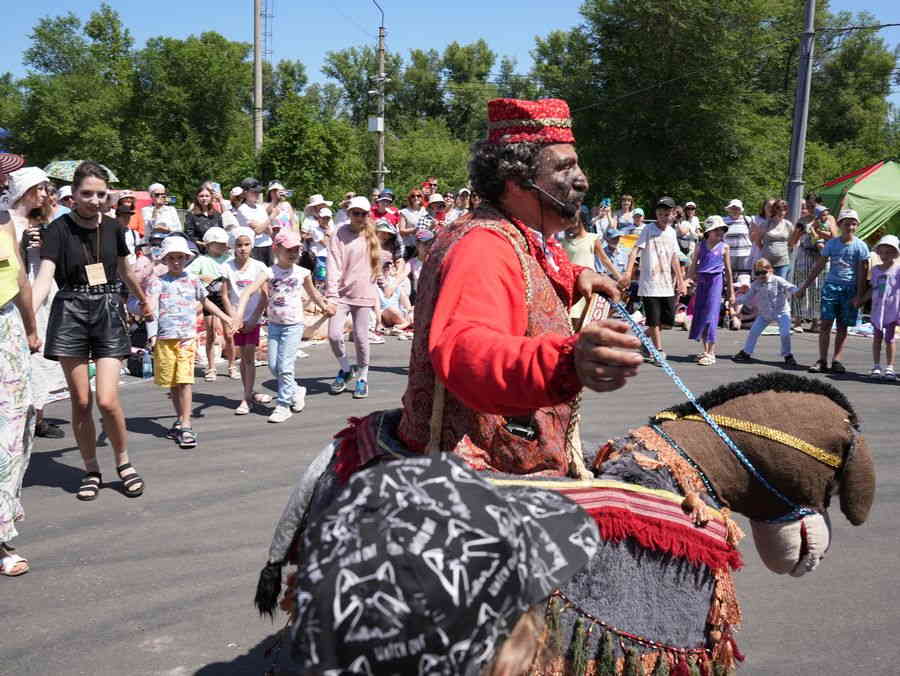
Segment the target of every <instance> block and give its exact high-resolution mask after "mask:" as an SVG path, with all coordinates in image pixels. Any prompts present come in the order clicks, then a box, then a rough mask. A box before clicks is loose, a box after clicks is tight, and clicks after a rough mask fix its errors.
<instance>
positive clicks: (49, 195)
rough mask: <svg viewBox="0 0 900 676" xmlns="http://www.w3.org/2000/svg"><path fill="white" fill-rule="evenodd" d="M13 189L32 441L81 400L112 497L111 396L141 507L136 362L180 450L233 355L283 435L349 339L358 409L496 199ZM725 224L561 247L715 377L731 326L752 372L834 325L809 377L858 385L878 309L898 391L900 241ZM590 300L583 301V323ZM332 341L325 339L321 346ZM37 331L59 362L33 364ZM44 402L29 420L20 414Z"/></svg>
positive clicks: (431, 184) (16, 176)
mask: <svg viewBox="0 0 900 676" xmlns="http://www.w3.org/2000/svg"><path fill="white" fill-rule="evenodd" d="M7 168H8V169H9V167H7ZM6 176H7V180H6V185H7V192H6V195H5V200H6V210H5V211H3V212H2V213H3V223H5V224H6V226H7V229H8V230H9V234H8V237H9V238H10V242H11V243H10V244H8V245H7V246H6V247H5V248H2V249H0V252H2V253H3V255H4V256H5V257H6V260H10V261H11V260H13V259H14V258H15V257H18V258H19V259H20V260H21V271H20V274H19V277H22V279H21V280H19V279H18V278H17V280H16V281H14V280H13V279H12V276H11V275H12V272H11V271H7V278H6V282H5V284H6V287H7V292H6V294H5V296H6V297H4V299H3V301H4V304H3V308H4V314H3V317H5V318H6V319H5V321H6V322H7V326H6V328H5V331H6V333H5V338H4V346H5V348H6V349H11V347H10V346H14V345H17V347H16V350H17V351H16V352H15V358H13V357H10V358H9V361H8V363H9V364H17V365H18V366H19V367H20V368H21V367H22V365H23V364H24V363H25V361H27V362H28V366H29V368H30V369H31V372H32V374H33V378H32V383H33V385H32V387H33V392H30V394H27V395H26V393H25V392H21V393H19V394H18V395H15V396H14V397H13V399H16V397H18V399H17V400H18V401H19V402H20V408H19V410H18V413H17V414H16V416H14V417H15V419H17V420H18V421H19V422H18V425H19V427H21V426H23V425H30V424H31V423H30V419H29V418H28V416H30V415H31V413H28V412H29V411H31V410H32V409H33V411H34V413H33V415H34V420H35V424H36V427H35V431H36V435H37V436H38V437H59V436H62V435H63V434H64V432H63V430H62V429H60V428H59V427H57V426H55V425H52V424H49V423H48V422H47V421H45V420H44V419H43V408H44V405H45V402H46V401H47V400H48V398H49V397H52V396H56V395H58V394H59V393H65V392H66V391H68V395H69V397H70V399H71V402H72V431H73V434H74V435H75V438H76V441H77V443H78V446H79V449H80V451H81V455H82V458H83V461H84V466H85V475H84V477H83V480H82V483H81V486H80V489H79V491H78V493H77V497H78V498H79V499H81V500H93V499H95V498H96V497H97V495H98V492H99V490H100V487H101V484H102V474H101V472H100V465H99V462H98V460H97V451H96V439H97V430H96V429H95V425H94V415H93V414H92V407H93V402H94V399H96V403H97V407H98V408H99V410H100V413H101V422H102V426H103V432H104V433H105V434H106V435H107V436H108V437H109V440H110V442H111V445H112V447H113V451H114V454H115V459H116V471H117V473H118V474H119V476H120V478H121V479H122V481H123V482H124V486H125V491H126V494H127V495H129V496H133V497H137V496H139V495H141V494H142V493H143V490H144V483H143V480H142V479H141V477H140V475H139V474H138V473H137V471H136V470H135V468H134V467H133V466H132V464H131V462H130V459H129V455H128V443H127V432H126V429H125V421H124V416H123V414H122V409H121V405H120V403H119V398H118V383H119V373H120V369H121V360H122V359H123V358H125V357H128V356H133V355H134V353H135V352H136V351H137V352H138V353H139V352H140V350H142V349H146V350H148V351H150V352H151V353H152V366H153V375H154V379H155V382H156V383H157V384H158V385H159V386H160V387H163V388H165V389H167V390H168V393H169V396H170V397H171V400H172V404H173V407H174V410H175V414H176V419H175V422H174V424H173V425H172V428H171V430H170V434H169V435H170V437H171V438H172V439H173V440H175V441H176V442H177V443H178V445H179V446H181V447H182V448H194V447H195V446H197V443H198V435H197V433H196V431H195V430H194V429H193V425H192V422H191V417H190V412H191V398H192V386H193V383H194V372H195V367H197V366H198V365H199V366H201V367H202V368H203V369H204V378H205V379H206V380H207V381H213V380H215V379H216V378H217V377H218V375H219V373H218V362H219V361H220V356H221V358H222V359H224V360H225V364H226V366H225V374H226V375H227V376H228V377H230V378H233V379H235V380H240V381H241V388H240V394H239V395H238V396H237V397H236V406H235V409H234V411H235V414H237V415H247V414H250V413H252V412H254V411H256V412H263V413H265V414H266V415H267V416H268V420H269V422H272V423H283V422H285V421H287V420H288V419H290V418H291V417H292V415H293V414H294V413H298V412H300V411H302V410H303V408H304V406H305V394H306V392H305V389H304V388H303V387H302V386H299V385H298V384H297V381H296V378H295V370H294V368H295V367H294V365H295V361H296V359H297V357H298V354H300V353H301V349H300V346H301V343H302V342H303V341H304V339H316V338H318V339H319V340H325V339H327V341H328V343H329V344H330V347H331V349H332V352H333V354H334V357H335V359H336V361H337V374H336V375H335V377H334V379H333V381H332V382H331V386H330V391H331V393H332V394H334V395H339V394H341V393H343V392H345V391H347V390H348V389H349V390H351V391H352V394H353V396H354V397H355V398H365V397H366V396H368V387H369V366H370V361H371V357H370V354H371V350H370V346H371V345H372V344H373V343H380V342H384V340H385V336H387V335H393V336H396V337H397V338H398V339H400V340H411V339H412V336H413V331H414V328H415V311H414V308H415V299H416V292H417V286H418V282H419V277H420V274H421V271H422V267H423V264H424V263H425V261H426V260H427V258H428V255H429V250H430V247H431V245H432V243H433V242H434V240H435V238H436V236H437V235H438V234H439V233H440V232H441V231H442V230H443V229H445V228H447V227H448V226H450V225H451V224H452V223H453V222H454V221H456V220H457V219H459V218H460V217H462V216H464V215H465V214H467V213H468V212H470V211H472V210H473V209H474V208H475V207H476V206H477V205H478V202H479V200H478V197H477V196H476V195H473V194H472V191H471V190H470V189H469V188H465V187H464V188H462V189H460V190H459V191H458V192H457V193H455V194H454V193H452V192H445V193H444V194H442V193H439V192H438V182H437V180H436V179H434V178H428V179H426V180H424V181H423V182H422V183H421V185H420V186H418V187H416V188H414V189H412V190H410V191H409V192H408V193H407V195H406V198H405V204H402V205H398V204H397V203H396V198H395V194H394V192H393V191H392V190H390V189H383V190H373V192H372V194H371V199H369V198H367V197H365V196H363V195H357V194H355V193H346V194H344V195H343V196H342V198H341V200H340V202H339V203H338V204H337V206H336V207H335V205H334V202H333V201H331V200H327V199H325V197H324V196H323V195H321V194H314V195H311V196H309V197H308V199H307V200H306V205H305V207H303V208H302V209H299V208H298V209H296V210H295V209H294V208H293V207H292V206H291V203H290V201H289V199H288V198H289V197H290V192H289V191H287V190H286V189H285V187H284V185H282V184H281V183H280V182H278V181H272V182H270V183H269V184H268V185H267V186H266V187H265V188H264V187H263V184H262V183H260V182H259V181H258V180H256V179H254V178H247V179H245V180H244V181H242V182H241V184H240V185H238V186H235V187H233V188H232V189H231V190H230V191H229V192H228V198H227V199H226V198H224V196H223V195H222V192H221V188H220V186H219V185H218V184H216V183H214V182H211V181H207V182H204V183H203V184H201V185H200V186H199V188H198V189H197V191H196V192H195V193H194V195H193V197H192V200H191V204H190V205H189V207H188V209H187V210H186V211H185V212H183V214H179V211H178V210H176V209H175V208H174V207H173V206H171V205H170V204H169V203H168V194H167V191H166V188H165V186H164V185H163V184H161V183H153V184H152V185H150V186H149V188H148V190H147V192H148V193H149V197H150V200H151V203H150V204H149V205H147V206H144V207H143V208H141V209H138V208H137V207H136V196H135V193H133V192H131V191H128V190H119V191H116V190H113V189H112V188H111V187H110V185H109V180H108V176H107V174H106V171H105V170H104V169H103V168H102V167H101V166H99V165H97V164H94V163H91V162H86V163H84V164H82V165H81V166H80V167H79V169H78V171H77V172H76V174H75V176H74V179H73V181H72V183H71V184H66V185H63V186H61V187H59V188H57V187H56V186H55V185H54V183H53V182H52V181H51V180H50V179H49V178H48V177H47V175H46V174H44V172H43V171H42V170H41V169H39V168H37V167H15V168H12V169H9V170H8V171H7V172H6ZM333 207H334V208H333ZM724 213H725V214H726V215H724V216H719V215H712V216H709V217H708V218H706V219H705V220H704V221H703V222H702V223H701V220H700V218H699V216H698V213H697V205H696V204H695V203H694V202H692V201H687V202H685V203H684V204H683V205H679V204H676V202H675V201H674V200H673V199H672V198H670V197H663V198H661V199H659V200H658V201H657V203H656V204H655V208H654V210H653V212H652V216H654V219H652V220H647V219H646V214H645V212H644V210H643V209H641V208H640V207H637V206H636V205H635V200H634V198H633V197H632V196H631V195H623V196H622V197H621V198H620V200H619V203H618V208H614V207H613V205H612V204H611V201H610V200H608V199H607V200H603V201H601V203H600V204H599V205H598V206H596V207H595V208H593V209H590V210H588V209H587V207H582V210H581V211H580V213H579V214H578V217H577V218H576V219H575V221H574V225H573V226H572V227H570V228H569V229H568V230H566V231H565V232H564V233H561V234H560V236H559V239H560V244H561V245H562V249H563V250H564V251H565V252H566V253H567V254H568V256H569V258H570V260H571V262H572V263H574V264H576V265H579V266H584V267H589V268H591V269H595V270H597V271H598V272H601V273H603V274H605V275H608V276H610V277H612V279H613V281H614V282H615V283H616V284H617V285H618V287H619V289H620V290H622V292H623V293H624V294H625V296H626V298H627V299H628V303H629V309H630V310H633V311H637V312H639V314H636V315H635V316H638V317H639V318H640V319H641V321H642V322H643V323H644V324H645V326H646V327H647V331H648V334H649V336H650V338H651V339H652V341H653V344H654V345H655V346H656V348H657V351H658V357H659V358H660V359H661V358H664V357H665V352H664V350H663V328H664V327H672V326H675V325H677V324H679V323H681V324H683V326H684V328H686V329H689V330H690V338H691V339H693V340H697V341H698V342H699V343H700V345H701V349H700V350H699V352H698V354H697V355H696V362H697V363H698V364H700V365H702V366H709V365H712V364H715V363H716V344H717V342H718V341H717V330H718V328H719V327H720V326H725V327H729V328H740V327H741V326H749V334H748V336H747V339H746V342H745V344H744V346H743V349H741V350H740V351H739V352H738V353H737V354H735V355H734V356H733V359H734V360H735V361H738V362H748V361H751V360H752V358H753V355H754V352H755V350H756V346H757V341H758V338H759V336H760V335H761V334H762V332H763V330H764V329H765V328H766V327H767V326H768V325H769V324H771V323H773V322H774V323H776V324H777V326H778V328H779V331H780V334H781V354H782V357H783V359H784V363H785V365H786V366H788V367H796V366H797V362H796V360H795V358H794V356H793V353H792V349H791V333H792V332H797V331H803V330H806V331H818V332H819V346H820V354H819V359H818V360H817V361H816V363H815V364H814V365H813V366H812V367H811V368H810V369H809V370H810V371H814V372H815V371H826V370H830V371H832V372H835V373H842V372H844V370H845V367H844V366H843V364H842V363H841V355H842V351H843V348H844V343H845V340H846V337H847V330H848V328H850V327H852V326H854V325H855V324H856V323H857V316H858V312H859V308H860V307H863V305H864V304H866V303H869V304H870V305H871V312H870V317H871V321H872V324H873V326H874V336H875V340H874V341H873V353H874V360H873V361H874V365H873V367H872V370H871V375H872V376H873V377H878V378H887V379H894V378H895V377H896V376H895V371H894V354H895V351H894V327H895V325H896V322H897V316H898V314H900V309H898V303H900V266H898V265H896V264H895V263H896V261H897V258H898V255H900V249H898V242H897V239H896V237H894V236H891V235H887V236H885V237H884V238H882V239H881V241H879V243H878V245H877V246H876V247H875V250H874V253H875V254H876V256H877V259H874V258H872V257H871V256H870V252H869V250H868V248H867V246H866V245H865V243H863V242H862V241H861V240H859V239H858V238H857V237H855V235H854V232H855V230H856V228H857V226H858V223H859V219H858V217H857V215H856V213H855V212H853V211H852V210H847V211H843V212H841V213H840V214H839V215H838V218H837V219H835V218H834V217H833V216H832V215H831V214H830V212H829V210H828V209H827V207H825V206H823V205H822V204H819V203H818V202H817V201H816V199H815V196H813V195H811V196H809V199H808V200H807V201H806V202H805V203H804V204H803V205H802V211H801V215H800V219H799V221H798V222H797V223H796V225H795V224H791V223H790V222H789V221H788V220H787V219H786V215H787V204H786V203H785V202H784V201H783V200H778V199H769V200H766V201H764V202H763V204H762V205H761V207H760V210H759V213H758V214H756V215H755V216H752V217H750V216H748V215H746V214H745V209H744V206H743V203H742V202H741V201H740V200H738V199H734V200H731V201H730V202H728V203H727V204H726V205H724ZM13 252H16V255H15V256H13ZM870 264H871V269H870ZM14 289H15V290H16V292H15V293H13V290H14ZM126 299H127V302H125V303H124V304H123V300H126ZM583 303H584V301H581V302H579V303H576V304H575V305H574V306H573V308H572V311H571V316H572V318H573V319H574V318H577V317H579V316H580V314H581V312H582V310H583ZM14 307H15V308H17V310H18V311H17V312H14V311H13V310H12V308H14ZM14 314H18V315H21V316H22V318H23V319H24V318H25V317H26V316H27V317H33V318H34V331H33V332H31V331H26V336H25V337H26V338H27V340H28V341H31V342H30V346H31V349H32V352H33V354H32V355H31V356H30V357H28V359H27V360H25V352H24V351H23V350H22V349H21V348H22V345H19V344H18V343H17V341H18V338H16V337H15V336H14V334H15V333H16V332H15V331H14V330H13V329H12V328H11V327H12V326H13V324H12V322H13V319H12V317H13V315H14ZM833 324H836V325H837V333H836V337H835V345H834V352H833V357H832V359H831V360H830V362H829V359H828V351H829V344H830V340H831V328H832V325H833ZM326 325H327V329H326ZM27 326H28V324H27V323H26V327H27ZM313 327H318V329H319V331H318V333H317V334H316V333H315V332H311V331H309V330H308V329H311V328H313ZM20 333H21V332H20ZM32 334H33V335H32ZM201 334H205V335H204V340H203V342H204V345H203V346H202V348H203V349H201V346H200V345H199V344H198V342H199V341H198V339H199V337H200V335H201ZM35 336H36V337H37V338H38V340H39V342H40V344H41V346H42V349H36V348H35V342H34V338H35ZM348 337H349V338H350V339H352V341H353V344H354V348H355V355H354V356H355V359H351V356H350V355H349V353H348V350H347V346H346V340H347V338H348ZM19 342H21V341H19ZM261 344H263V345H265V351H264V352H265V354H263V351H262V350H261V349H260V348H261ZM882 347H883V350H884V354H885V362H884V364H883V366H882V363H881V360H880V353H881V351H882ZM644 356H645V360H646V361H648V362H650V363H659V360H660V359H658V358H657V357H654V356H653V355H651V354H649V353H645V355H644ZM263 357H264V359H262V358H263ZM266 362H267V363H268V366H269V368H270V370H271V372H272V374H273V375H274V377H275V379H276V382H277V384H278V385H277V394H276V396H275V399H274V405H272V404H273V398H272V397H271V396H270V395H268V394H266V393H264V392H260V391H257V389H256V388H255V379H256V367H257V366H258V365H260V364H263V363H266ZM92 379H93V381H94V382H95V387H96V395H95V396H92V394H91V382H92ZM29 397H30V398H29ZM25 398H29V399H28V400H29V401H30V402H31V405H29V406H24V407H22V402H24V401H25ZM26 413H27V415H26ZM16 430H18V428H16V429H13V428H10V431H9V433H8V434H6V435H5V436H6V437H8V438H6V439H5V444H6V445H7V451H8V453H9V454H10V455H17V457H19V458H20V459H21V462H23V463H25V464H27V453H25V452H24V450H23V449H20V450H19V451H18V452H15V451H9V448H11V447H12V446H13V445H14V444H19V445H20V446H21V445H23V444H24V442H22V440H21V439H20V435H19V432H20V431H21V430H18V431H16ZM17 440H18V441H17ZM13 474H14V475H16V476H18V475H19V474H20V473H16V472H14V473H13ZM4 490H5V491H6V492H8V493H10V494H15V493H16V491H17V490H18V489H17V488H16V487H15V485H10V486H7V487H5V488H4ZM9 504H15V503H14V501H11V502H9ZM3 518H4V523H7V524H8V525H7V526H6V533H5V535H3V541H4V542H5V541H8V540H9V539H11V536H12V535H13V534H14V533H15V531H14V528H13V527H12V522H13V521H14V520H15V515H4V516H3Z"/></svg>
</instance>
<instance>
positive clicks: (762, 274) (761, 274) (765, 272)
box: [753, 270, 769, 277]
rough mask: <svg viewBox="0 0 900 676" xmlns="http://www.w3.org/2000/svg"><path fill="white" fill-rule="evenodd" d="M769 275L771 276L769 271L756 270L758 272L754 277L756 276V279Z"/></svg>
mask: <svg viewBox="0 0 900 676" xmlns="http://www.w3.org/2000/svg"><path fill="white" fill-rule="evenodd" d="M767 274H769V271H768V270H756V271H755V272H754V273H753V275H754V276H755V277H762V276H764V275H767Z"/></svg>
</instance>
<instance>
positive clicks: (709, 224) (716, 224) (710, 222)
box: [703, 216, 728, 232]
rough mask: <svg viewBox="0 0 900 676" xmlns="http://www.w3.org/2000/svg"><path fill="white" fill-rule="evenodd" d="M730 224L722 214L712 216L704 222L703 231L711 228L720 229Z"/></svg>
mask: <svg viewBox="0 0 900 676" xmlns="http://www.w3.org/2000/svg"><path fill="white" fill-rule="evenodd" d="M727 227H728V225H727V224H726V223H725V221H724V220H722V217H721V216H710V217H709V218H707V219H706V221H704V223H703V232H709V231H711V230H719V229H721V228H727Z"/></svg>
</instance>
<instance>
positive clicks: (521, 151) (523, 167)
mask: <svg viewBox="0 0 900 676" xmlns="http://www.w3.org/2000/svg"><path fill="white" fill-rule="evenodd" d="M545 147H546V146H544V145H542V144H540V143H500V144H498V143H491V142H489V141H477V142H476V143H475V144H473V145H472V159H471V160H469V181H470V183H471V185H472V190H473V192H475V193H476V194H477V195H479V196H480V197H481V198H482V199H484V200H487V201H488V202H491V203H493V204H498V203H499V202H500V198H501V196H502V195H503V193H504V192H506V181H507V180H508V179H512V180H513V181H515V182H517V183H519V184H524V183H525V182H526V181H530V180H534V177H535V174H536V172H537V158H538V155H539V154H540V152H541V150H543V149H544V148H545Z"/></svg>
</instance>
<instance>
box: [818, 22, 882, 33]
mask: <svg viewBox="0 0 900 676" xmlns="http://www.w3.org/2000/svg"><path fill="white" fill-rule="evenodd" d="M898 26H900V23H882V24H878V25H876V26H844V27H843V28H819V29H817V30H816V33H846V32H849V31H872V30H881V29H882V28H896V27H898Z"/></svg>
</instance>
